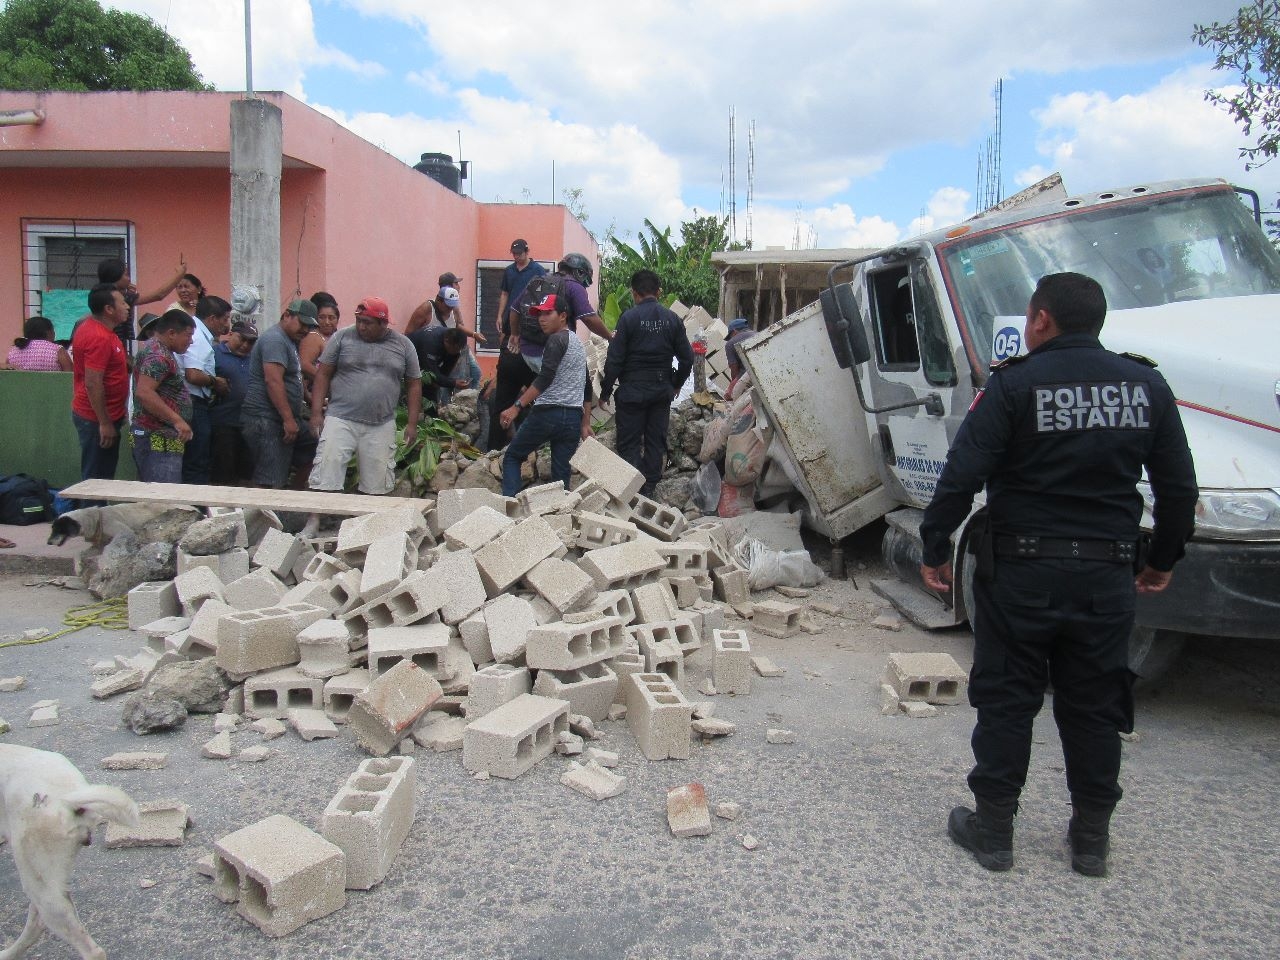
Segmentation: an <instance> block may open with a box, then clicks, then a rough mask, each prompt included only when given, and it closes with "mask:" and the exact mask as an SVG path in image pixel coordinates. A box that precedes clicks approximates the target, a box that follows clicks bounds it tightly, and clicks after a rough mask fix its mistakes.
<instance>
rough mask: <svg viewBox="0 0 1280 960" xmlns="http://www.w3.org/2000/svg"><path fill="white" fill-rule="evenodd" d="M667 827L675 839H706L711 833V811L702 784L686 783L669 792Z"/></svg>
mask: <svg viewBox="0 0 1280 960" xmlns="http://www.w3.org/2000/svg"><path fill="white" fill-rule="evenodd" d="M667 826H668V827H670V828H671V835H672V836H674V837H705V836H707V835H709V834H710V833H711V811H710V809H709V808H708V807H707V791H706V788H705V787H703V786H702V784H700V783H686V784H684V785H683V786H679V787H672V788H671V789H670V790H668V791H667Z"/></svg>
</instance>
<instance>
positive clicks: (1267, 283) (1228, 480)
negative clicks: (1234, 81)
mask: <svg viewBox="0 0 1280 960" xmlns="http://www.w3.org/2000/svg"><path fill="white" fill-rule="evenodd" d="M850 269H851V270H852V273H853V276H852V280H850V281H848V282H844V283H840V282H837V274H838V273H839V272H840V271H847V270H850ZM1060 271H1076V272H1079V273H1084V274H1087V275H1089V276H1091V277H1093V278H1094V279H1096V280H1097V281H1098V282H1099V283H1101V284H1102V287H1103V289H1104V290H1105V291H1106V295H1107V303H1108V312H1107V319H1106V324H1105V326H1104V327H1103V330H1102V334H1101V338H1100V339H1101V340H1102V343H1103V345H1104V346H1106V347H1108V348H1109V349H1111V350H1115V351H1118V352H1120V351H1129V352H1134V353H1139V354H1142V355H1143V356H1146V357H1150V358H1151V359H1153V360H1155V361H1156V363H1157V364H1158V369H1159V370H1160V372H1161V373H1162V374H1163V375H1164V376H1165V378H1166V379H1167V380H1168V381H1169V384H1170V386H1171V387H1172V388H1173V392H1174V395H1175V396H1176V397H1177V399H1178V405H1179V407H1180V412H1181V415H1182V419H1183V423H1184V424H1185V427H1186V431H1187V437H1188V440H1189V442H1190V445H1191V449H1192V453H1193V456H1194V458H1195V464H1196V475H1197V480H1198V482H1199V484H1200V487H1201V496H1200V502H1199V505H1198V507H1197V522H1196V532H1195V536H1194V538H1193V540H1192V541H1191V542H1190V543H1189V544H1188V546H1187V555H1186V557H1185V558H1184V559H1183V560H1182V561H1181V562H1180V563H1179V564H1178V566H1177V568H1176V570H1175V573H1174V580H1173V584H1172V585H1171V587H1170V589H1169V590H1167V591H1165V592H1164V593H1160V594H1148V595H1141V596H1140V597H1139V599H1138V616H1137V624H1138V626H1137V628H1136V630H1135V636H1134V642H1133V643H1131V666H1133V667H1134V669H1135V671H1136V672H1138V673H1139V674H1148V675H1150V674H1153V673H1155V672H1156V671H1158V670H1159V669H1160V668H1161V667H1162V666H1163V665H1164V664H1165V663H1166V662H1167V660H1168V659H1170V658H1171V656H1172V655H1173V654H1174V653H1175V652H1176V649H1177V647H1178V646H1179V645H1180V641H1181V639H1182V637H1184V636H1185V635H1187V634H1203V635H1212V636H1224V637H1252V638H1266V639H1280V254H1278V253H1277V251H1276V250H1275V248H1274V247H1273V246H1272V244H1271V243H1270V242H1269V241H1268V239H1267V237H1266V236H1265V234H1264V233H1263V231H1262V229H1261V228H1260V227H1259V225H1258V223H1257V201H1256V197H1254V209H1253V212H1252V213H1251V212H1250V210H1249V209H1248V208H1247V207H1246V206H1245V205H1244V203H1243V202H1242V201H1241V197H1240V195H1239V194H1238V192H1237V191H1236V190H1235V188H1233V187H1232V186H1231V185H1230V184H1228V183H1226V182H1225V181H1222V180H1187V181H1175V182H1168V183H1153V184H1145V185H1136V186H1132V187H1128V188H1126V189H1122V190H1110V191H1105V192H1102V193H1097V194H1092V195H1087V196H1079V197H1068V198H1054V199H1047V200H1042V201H1039V202H1035V203H1033V204H1029V205H1024V206H1019V207H1015V208H1013V209H1007V210H997V211H990V212H988V213H987V214H983V215H980V216H978V217H975V218H974V219H972V220H969V221H966V222H965V223H963V224H960V225H957V226H955V227H952V228H950V229H946V230H939V231H936V232H933V233H929V234H926V235H924V236H921V237H919V238H916V239H914V240H911V241H907V242H905V243H901V244H897V245H895V246H893V247H891V248H888V249H885V250H881V251H878V252H877V253H875V254H872V255H870V256H867V257H864V258H861V259H859V260H855V261H849V262H846V263H844V264H838V265H836V266H835V267H833V268H832V270H831V272H830V274H829V281H830V283H829V288H828V289H827V290H825V291H823V294H822V298H821V300H820V301H819V302H818V303H815V304H811V305H810V306H808V307H805V308H804V309H802V310H800V311H797V312H796V313H794V314H792V315H791V316H789V317H787V318H786V319H784V320H783V321H781V322H780V323H778V324H777V325H775V326H774V327H772V328H770V329H769V330H768V331H767V332H766V333H765V334H764V335H762V336H760V337H757V338H755V339H753V340H751V341H749V342H748V343H746V344H744V345H743V347H742V348H740V354H741V355H742V357H743V360H744V363H745V364H746V366H747V367H748V368H749V369H750V371H751V373H752V376H753V379H754V380H755V384H756V395H757V397H758V398H759V400H760V404H759V406H761V407H763V410H764V415H765V416H766V418H767V419H768V420H769V422H770V423H771V424H772V426H773V427H774V428H775V431H776V436H777V437H778V442H779V443H780V445H781V447H782V449H783V451H784V452H785V459H786V460H789V461H790V463H789V464H788V465H786V466H787V473H788V474H789V475H790V476H791V478H792V480H793V482H794V483H795V484H796V486H797V487H798V488H799V489H800V492H801V493H802V494H803V495H804V498H805V500H806V502H807V510H806V520H807V522H808V524H809V525H810V526H811V527H813V528H814V529H816V530H818V531H819V532H822V533H824V534H826V535H827V536H830V537H832V538H840V537H843V536H845V535H847V534H849V533H851V532H853V531H854V530H856V529H859V528H860V527H862V526H864V525H865V524H867V523H869V522H871V521H872V520H874V519H876V518H878V517H880V516H885V517H886V519H887V520H888V523H889V531H888V533H887V534H886V537H885V542H884V553H885V558H886V560H887V561H889V563H890V565H891V567H892V568H893V569H894V570H895V571H896V572H897V573H898V577H899V579H898V580H897V581H886V582H877V583H876V584H874V586H875V588H876V589H877V591H878V592H880V593H882V594H883V595H884V596H886V597H887V598H888V599H890V600H891V601H892V602H893V603H894V604H895V605H896V606H897V607H898V608H899V609H900V610H902V612H903V613H904V614H906V615H907V616H908V617H910V618H911V619H912V620H913V621H915V622H917V623H919V624H921V625H923V626H928V627H940V626H945V625H950V624H955V623H959V622H961V621H962V620H964V619H966V617H967V606H968V604H967V596H966V595H967V592H968V591H967V590H966V589H964V587H965V585H966V584H970V583H971V582H972V579H971V578H972V570H971V566H972V565H971V564H970V563H967V562H966V561H968V560H969V559H970V558H969V557H968V556H967V555H966V553H965V551H964V545H965V539H966V537H967V533H968V531H967V526H966V527H963V528H962V529H961V530H959V531H957V535H956V538H955V543H956V553H955V557H954V561H955V570H956V579H957V584H958V585H960V589H958V590H957V591H956V594H957V596H956V597H955V602H954V603H953V602H952V601H951V598H950V597H949V596H948V597H936V596H932V595H928V594H926V593H925V592H924V587H923V585H922V584H921V582H920V580H919V576H918V567H919V562H920V543H919V535H918V527H919V520H920V517H921V513H922V511H923V508H924V507H925V506H926V505H927V504H928V503H929V500H930V498H931V497H932V495H933V490H934V486H935V484H936V482H937V478H938V476H939V475H940V474H941V472H942V468H943V466H944V465H945V463H946V458H947V451H948V449H949V447H950V444H951V441H952V440H953V439H954V437H955V434H956V430H957V429H958V428H959V425H960V423H961V421H962V420H963V419H964V416H965V414H966V412H967V411H968V408H969V405H970V404H971V403H972V402H973V399H974V397H975V395H976V394H977V392H978V391H979V390H980V389H981V388H982V386H983V385H984V384H985V383H986V380H987V376H988V374H989V370H990V367H991V364H992V363H993V362H996V361H999V360H1001V359H1004V358H1005V357H1007V356H1010V355H1013V354H1016V353H1020V352H1022V351H1023V344H1022V329H1023V323H1024V315H1025V310H1026V305H1027V301H1028V299H1029V298H1030V295H1031V292H1032V291H1033V290H1034V288H1035V285H1036V282H1037V281H1038V280H1039V278H1040V277H1041V276H1043V275H1045V274H1049V273H1057V272H1060ZM1140 489H1142V490H1143V491H1144V495H1145V496H1146V499H1147V502H1148V505H1150V492H1149V489H1148V488H1146V485H1145V483H1144V484H1140ZM1144 524H1145V525H1146V526H1147V527H1148V529H1149V525H1150V514H1149V513H1148V514H1147V515H1146V516H1145V517H1144Z"/></svg>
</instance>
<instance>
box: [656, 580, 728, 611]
mask: <svg viewBox="0 0 1280 960" xmlns="http://www.w3.org/2000/svg"><path fill="white" fill-rule="evenodd" d="M658 582H659V583H665V584H667V585H668V586H669V587H670V588H671V590H672V591H673V592H674V593H675V598H676V606H677V607H678V608H679V609H681V610H687V609H688V608H689V607H692V606H693V605H694V604H696V603H698V602H699V600H701V599H702V593H701V591H699V589H698V581H697V579H696V578H694V577H690V576H681V577H666V578H664V579H662V580H660V581H658ZM716 609H719V607H717V608H716Z"/></svg>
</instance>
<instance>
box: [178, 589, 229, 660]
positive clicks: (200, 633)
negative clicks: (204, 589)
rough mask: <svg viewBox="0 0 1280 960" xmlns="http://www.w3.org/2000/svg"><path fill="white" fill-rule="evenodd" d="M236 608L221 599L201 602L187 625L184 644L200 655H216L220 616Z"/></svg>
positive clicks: (189, 649) (193, 652)
mask: <svg viewBox="0 0 1280 960" xmlns="http://www.w3.org/2000/svg"><path fill="white" fill-rule="evenodd" d="M235 612H236V608H235V607H233V606H231V604H229V603H224V602H222V601H221V600H213V599H210V600H206V601H205V602H204V603H203V604H201V606H200V609H199V610H198V611H197V612H196V614H195V616H193V617H192V618H191V623H190V625H189V626H188V627H187V639H186V642H185V644H184V646H186V647H187V649H188V651H190V653H192V654H199V655H200V656H209V657H212V656H216V655H217V653H218V628H219V626H218V625H219V623H220V622H221V620H222V618H223V617H225V616H226V615H227V614H229V613H235Z"/></svg>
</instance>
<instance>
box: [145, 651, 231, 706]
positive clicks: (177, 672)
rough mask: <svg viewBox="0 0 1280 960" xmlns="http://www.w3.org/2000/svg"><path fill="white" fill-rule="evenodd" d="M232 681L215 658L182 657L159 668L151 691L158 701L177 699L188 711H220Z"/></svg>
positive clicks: (152, 680) (150, 687) (148, 689)
mask: <svg viewBox="0 0 1280 960" xmlns="http://www.w3.org/2000/svg"><path fill="white" fill-rule="evenodd" d="M230 689H231V682H230V681H229V680H228V679H227V677H226V674H224V673H223V672H222V671H221V670H219V669H218V665H217V663H216V662H215V661H213V660H212V659H203V660H179V661H177V662H175V663H166V664H162V665H161V666H159V667H156V671H155V673H153V674H152V675H151V679H150V680H148V681H147V693H148V694H149V695H150V696H152V697H154V698H156V699H158V700H176V701H178V703H180V704H182V706H183V708H184V709H185V710H186V711H187V712H188V713H218V712H219V711H221V710H222V705H223V702H224V701H225V700H226V698H227V692H228V691H229V690H230Z"/></svg>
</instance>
